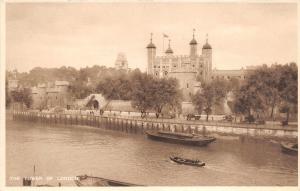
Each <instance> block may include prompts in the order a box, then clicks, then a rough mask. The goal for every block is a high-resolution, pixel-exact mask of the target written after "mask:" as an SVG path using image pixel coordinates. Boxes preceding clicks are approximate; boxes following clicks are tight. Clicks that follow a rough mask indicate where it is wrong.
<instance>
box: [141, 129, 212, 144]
mask: <svg viewBox="0 0 300 191" xmlns="http://www.w3.org/2000/svg"><path fill="white" fill-rule="evenodd" d="M146 134H147V136H148V138H150V139H153V140H157V141H163V142H169V143H177V144H185V145H194V146H206V145H208V144H209V143H211V142H213V141H215V140H216V138H215V137H208V136H202V135H196V134H188V133H175V132H169V131H158V132H154V131H146Z"/></svg>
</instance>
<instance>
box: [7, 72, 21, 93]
mask: <svg viewBox="0 0 300 191" xmlns="http://www.w3.org/2000/svg"><path fill="white" fill-rule="evenodd" d="M17 73H18V72H17V70H14V71H13V77H12V78H11V79H8V84H7V85H8V87H7V89H8V91H9V92H11V91H16V90H18V89H19V80H18V79H17Z"/></svg>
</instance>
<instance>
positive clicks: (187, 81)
mask: <svg viewBox="0 0 300 191" xmlns="http://www.w3.org/2000/svg"><path fill="white" fill-rule="evenodd" d="M189 46H190V51H189V52H190V54H189V55H176V54H174V52H173V50H172V48H171V44H170V40H169V46H168V48H167V50H166V51H165V54H164V55H161V56H158V55H156V46H155V45H154V43H153V42H152V34H151V38H150V43H149V44H148V46H147V51H148V52H147V56H148V67H147V68H148V69H147V73H148V74H150V75H153V76H155V77H159V78H162V77H174V78H176V79H178V81H179V86H180V89H182V90H183V91H182V92H183V97H184V100H186V101H190V95H192V94H193V93H194V92H195V91H196V90H197V89H198V88H199V86H200V85H199V84H200V81H202V82H207V81H209V80H211V79H212V47H211V45H210V44H209V43H208V39H207V38H206V43H205V44H204V45H203V46H202V50H201V54H199V53H198V42H197V40H196V39H195V34H194V32H193V38H192V40H191V41H190V43H189Z"/></svg>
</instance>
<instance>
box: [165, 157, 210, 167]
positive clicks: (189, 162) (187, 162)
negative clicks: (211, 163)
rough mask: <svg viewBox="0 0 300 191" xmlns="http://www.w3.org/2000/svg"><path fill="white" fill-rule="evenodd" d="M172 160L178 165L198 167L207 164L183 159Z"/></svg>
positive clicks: (172, 158) (175, 158)
mask: <svg viewBox="0 0 300 191" xmlns="http://www.w3.org/2000/svg"><path fill="white" fill-rule="evenodd" d="M170 159H171V160H172V161H174V162H176V163H178V164H185V165H190V166H198V167H201V166H205V163H204V162H202V161H199V160H191V159H184V158H181V157H170Z"/></svg>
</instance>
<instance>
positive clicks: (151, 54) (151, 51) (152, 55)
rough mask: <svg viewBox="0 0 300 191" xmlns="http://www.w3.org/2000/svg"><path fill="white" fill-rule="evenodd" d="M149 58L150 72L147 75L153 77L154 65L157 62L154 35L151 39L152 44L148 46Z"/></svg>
mask: <svg viewBox="0 0 300 191" xmlns="http://www.w3.org/2000/svg"><path fill="white" fill-rule="evenodd" d="M147 50H148V51H147V56H148V70H147V74H151V75H153V65H154V61H155V56H156V47H155V45H154V44H153V43H152V33H151V38H150V43H149V44H148V46H147Z"/></svg>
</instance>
